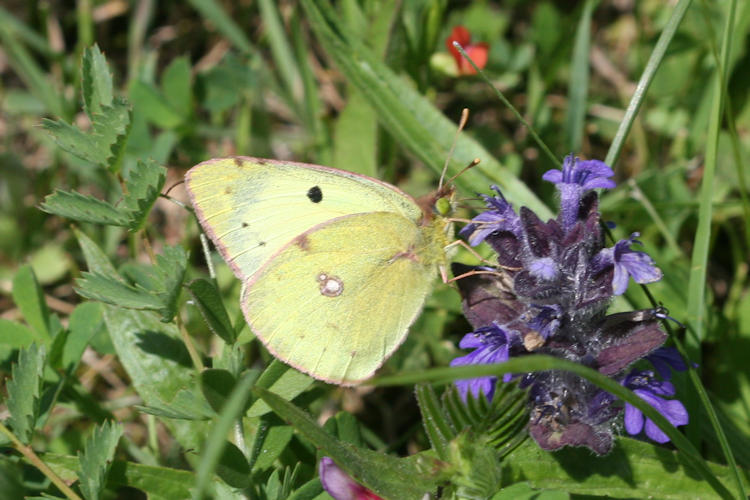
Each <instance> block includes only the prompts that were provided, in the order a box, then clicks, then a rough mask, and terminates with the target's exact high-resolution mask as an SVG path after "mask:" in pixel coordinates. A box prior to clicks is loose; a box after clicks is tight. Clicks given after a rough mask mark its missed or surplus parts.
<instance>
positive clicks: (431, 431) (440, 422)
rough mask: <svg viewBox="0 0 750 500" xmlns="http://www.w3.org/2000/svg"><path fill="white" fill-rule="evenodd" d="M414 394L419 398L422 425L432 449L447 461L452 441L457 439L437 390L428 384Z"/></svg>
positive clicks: (415, 390)
mask: <svg viewBox="0 0 750 500" xmlns="http://www.w3.org/2000/svg"><path fill="white" fill-rule="evenodd" d="M414 392H415V394H416V396H417V404H418V405H419V411H420V412H421V413H422V425H423V426H424V430H425V432H426V433H427V438H428V439H429V440H430V445H432V449H433V450H435V452H436V453H437V455H438V457H440V458H441V459H443V460H445V459H447V458H448V445H449V443H450V440H451V439H453V438H454V437H456V433H455V431H454V430H453V429H451V427H450V423H449V422H448V421H447V419H446V417H445V414H444V413H443V409H442V407H441V405H440V400H439V399H438V397H437V394H436V393H435V389H434V388H433V387H432V386H431V385H428V384H419V385H417V386H416V387H415V389H414Z"/></svg>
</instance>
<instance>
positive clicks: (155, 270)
mask: <svg viewBox="0 0 750 500" xmlns="http://www.w3.org/2000/svg"><path fill="white" fill-rule="evenodd" d="M186 267H187V253H186V252H185V250H184V249H183V248H182V247H181V246H175V247H165V248H164V253H163V254H161V255H157V256H156V265H155V266H153V267H152V268H151V269H150V272H149V273H147V274H145V275H144V276H143V277H144V278H145V279H144V280H143V281H141V282H140V283H138V284H137V285H136V286H132V285H129V284H127V283H125V282H124V281H123V280H122V278H121V277H120V275H119V274H117V273H114V272H113V274H112V275H109V276H108V275H103V274H99V273H90V272H84V273H82V278H79V279H78V280H77V282H76V285H77V287H78V288H77V289H76V291H77V292H78V293H79V294H80V295H81V296H83V297H86V298H89V299H93V300H99V301H101V302H104V303H105V304H111V305H116V306H120V307H126V308H129V309H142V310H151V311H156V312H158V313H160V314H161V317H162V321H164V322H168V321H170V320H171V319H172V318H173V317H174V314H175V309H176V307H177V299H178V298H179V292H180V288H181V286H182V280H183V279H184V277H185V268H186Z"/></svg>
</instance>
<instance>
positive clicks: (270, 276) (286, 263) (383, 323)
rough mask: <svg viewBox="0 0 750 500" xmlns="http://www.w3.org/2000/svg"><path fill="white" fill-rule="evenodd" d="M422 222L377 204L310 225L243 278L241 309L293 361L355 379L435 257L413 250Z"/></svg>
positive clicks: (418, 303)
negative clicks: (381, 209) (372, 210)
mask: <svg viewBox="0 0 750 500" xmlns="http://www.w3.org/2000/svg"><path fill="white" fill-rule="evenodd" d="M424 231H425V229H424V228H423V227H420V226H418V225H416V224H414V222H413V221H411V220H409V219H407V218H405V217H403V216H401V215H398V214H394V213H387V212H377V213H368V214H360V215H352V216H349V217H342V218H339V219H336V220H333V221H329V222H327V223H325V224H323V225H321V226H319V227H315V228H313V229H311V230H309V231H307V232H305V233H303V234H301V235H299V236H298V237H296V238H295V239H294V240H293V241H292V242H290V243H289V244H288V245H287V246H285V247H284V248H283V249H282V250H281V251H280V252H279V253H278V254H277V255H275V256H274V257H273V259H271V260H270V261H269V262H268V264H267V265H265V266H264V267H263V268H262V269H261V270H260V271H259V272H258V273H257V274H256V275H255V276H254V278H253V279H252V280H250V281H249V282H248V283H247V284H246V287H245V289H244V291H243V298H242V309H243V311H244V313H245V318H246V319H247V321H248V323H249V324H250V327H251V329H252V330H253V332H254V333H255V334H256V335H257V336H258V338H260V339H261V340H262V341H263V343H264V344H265V345H266V346H267V347H268V349H269V350H270V351H271V352H272V353H273V354H274V355H276V356H277V357H278V358H280V359H281V360H283V361H285V362H287V363H289V364H290V365H292V366H294V367H295V368H297V369H299V370H301V371H304V372H306V373H310V374H311V375H313V376H314V377H316V378H320V379H323V380H326V381H329V382H334V383H339V384H353V383H355V382H358V381H361V380H364V379H366V378H368V377H370V376H371V375H372V374H373V372H374V371H375V370H376V369H377V368H378V367H380V366H381V365H382V364H383V362H384V361H385V359H386V358H387V357H388V356H389V355H390V354H392V353H393V351H395V350H396V348H397V347H398V346H399V345H400V344H401V343H402V342H403V340H404V338H405V337H406V334H407V330H408V328H409V325H411V323H412V322H413V321H414V319H415V318H416V316H417V315H418V313H419V311H420V309H421V307H422V304H423V302H424V299H425V297H426V295H427V294H428V293H429V291H430V290H431V288H432V282H433V280H434V279H435V276H436V272H435V269H436V268H435V265H436V262H434V261H428V260H426V259H425V258H424V255H421V254H420V253H419V251H418V249H419V248H421V245H422V243H423V241H424V239H425V234H424ZM271 303H273V304H274V306H273V307H268V305H269V304H271Z"/></svg>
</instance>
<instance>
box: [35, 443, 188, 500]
mask: <svg viewBox="0 0 750 500" xmlns="http://www.w3.org/2000/svg"><path fill="white" fill-rule="evenodd" d="M41 458H42V460H43V461H44V463H46V464H47V465H49V466H50V467H51V468H52V470H54V471H55V473H56V474H58V475H59V476H60V477H62V478H63V479H66V480H72V479H74V478H75V477H76V474H77V470H78V467H79V461H78V459H77V458H76V457H69V456H64V455H56V454H53V453H45V454H43V455H42V457H41ZM193 477H194V474H193V473H192V472H190V471H186V470H181V469H171V468H169V467H156V466H152V465H142V464H137V463H134V462H126V461H123V460H115V461H114V462H113V463H112V467H111V468H110V470H109V475H108V476H107V484H108V485H110V486H111V487H114V488H119V487H129V488H137V489H139V490H141V491H143V492H144V493H146V494H147V495H148V498H149V499H150V500H174V499H176V498H190V496H191V495H190V487H191V486H192V484H193Z"/></svg>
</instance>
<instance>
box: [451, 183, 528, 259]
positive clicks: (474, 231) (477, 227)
mask: <svg viewBox="0 0 750 500" xmlns="http://www.w3.org/2000/svg"><path fill="white" fill-rule="evenodd" d="M492 189H494V190H495V192H496V193H497V196H487V195H486V194H483V195H481V196H482V198H484V201H485V204H486V205H487V208H488V210H487V211H485V212H482V213H481V214H479V215H477V216H476V217H474V218H473V219H472V222H471V223H470V224H467V225H466V226H465V227H464V228H463V229H461V231H460V232H459V234H460V235H461V236H465V237H468V238H469V244H470V245H471V246H473V247H475V246H477V245H479V244H480V243H481V242H482V241H484V239H485V238H486V237H487V236H489V235H490V234H492V233H494V232H496V231H510V232H511V233H513V234H517V233H518V231H519V230H520V222H519V219H518V215H516V213H515V212H514V211H513V207H511V205H510V203H508V202H507V201H506V200H505V197H504V196H503V194H502V193H501V192H500V188H499V187H497V186H494V185H493V186H492Z"/></svg>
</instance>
